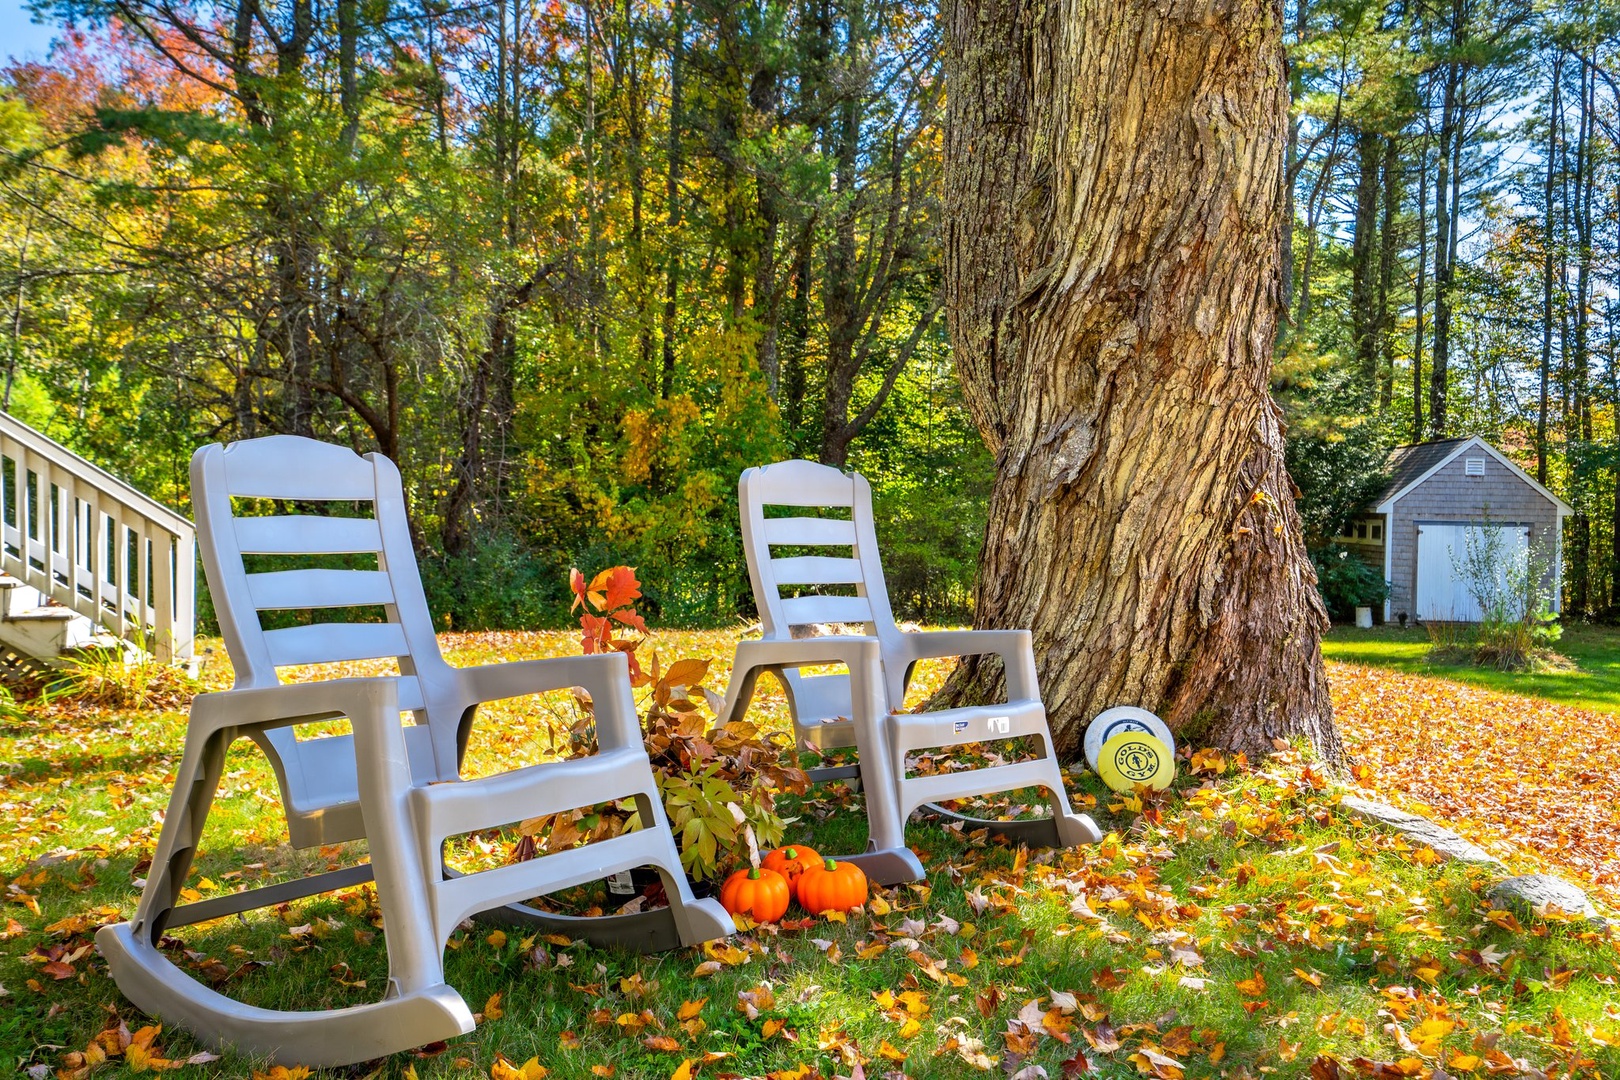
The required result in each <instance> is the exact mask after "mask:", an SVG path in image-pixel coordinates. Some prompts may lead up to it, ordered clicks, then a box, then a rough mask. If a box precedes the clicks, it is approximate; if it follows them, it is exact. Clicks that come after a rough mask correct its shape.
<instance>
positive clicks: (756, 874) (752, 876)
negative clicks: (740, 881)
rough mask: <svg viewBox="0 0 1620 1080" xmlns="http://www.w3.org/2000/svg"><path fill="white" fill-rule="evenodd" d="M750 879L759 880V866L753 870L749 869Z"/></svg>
mask: <svg viewBox="0 0 1620 1080" xmlns="http://www.w3.org/2000/svg"><path fill="white" fill-rule="evenodd" d="M748 880H749V881H758V880H759V867H757V866H756V867H754V868H753V869H752V870H750V871H748Z"/></svg>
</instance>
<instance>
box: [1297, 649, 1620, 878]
mask: <svg viewBox="0 0 1620 1080" xmlns="http://www.w3.org/2000/svg"><path fill="white" fill-rule="evenodd" d="M1328 674H1329V685H1330V687H1331V688H1332V693H1333V713H1334V716H1335V718H1336V719H1337V720H1338V723H1339V730H1340V733H1341V734H1342V735H1343V737H1344V743H1345V747H1346V749H1347V751H1348V754H1349V759H1350V766H1351V773H1352V777H1353V779H1354V780H1355V782H1356V783H1357V784H1359V785H1361V786H1362V787H1364V788H1367V789H1368V790H1370V791H1373V792H1376V793H1378V794H1380V795H1383V796H1386V797H1388V796H1395V797H1401V798H1404V799H1406V800H1409V801H1410V803H1415V804H1418V807H1417V808H1418V809H1420V810H1424V811H1425V812H1426V813H1427V814H1429V815H1430V816H1433V817H1435V818H1438V819H1440V820H1443V821H1444V822H1445V823H1446V824H1448V825H1450V826H1452V827H1454V828H1456V829H1457V830H1458V831H1460V832H1462V833H1463V834H1464V835H1466V836H1467V837H1468V838H1469V839H1471V840H1473V841H1474V842H1475V843H1477V844H1480V845H1481V846H1482V847H1484V848H1486V850H1490V851H1501V852H1507V853H1510V854H1516V855H1518V856H1519V857H1521V858H1522V857H1523V856H1524V855H1526V854H1528V855H1530V856H1532V857H1539V858H1540V859H1542V860H1544V861H1545V862H1546V863H1547V864H1548V866H1549V868H1550V869H1552V870H1554V871H1555V872H1564V873H1566V874H1567V875H1568V876H1571V877H1573V878H1575V879H1577V880H1579V881H1581V882H1583V883H1584V884H1586V885H1588V886H1590V887H1591V888H1592V890H1593V892H1594V893H1596V894H1598V895H1599V896H1600V898H1604V899H1606V900H1607V902H1608V904H1609V905H1610V906H1620V713H1605V712H1594V711H1590V710H1586V709H1578V708H1575V707H1573V706H1569V705H1557V704H1553V703H1552V702H1548V701H1543V700H1540V699H1538V698H1529V697H1519V696H1516V695H1512V694H1502V693H1496V692H1494V691H1490V690H1484V689H1481V688H1479V687H1474V686H1466V685H1463V684H1461V683H1456V682H1451V681H1449V680H1446V679H1436V678H1427V677H1423V676H1417V675H1406V674H1399V673H1394V672H1389V671H1384V670H1381V669H1377V668H1371V667H1362V666H1360V665H1355V664H1337V663H1334V664H1329V665H1328Z"/></svg>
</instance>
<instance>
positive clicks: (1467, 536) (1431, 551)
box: [1335, 435, 1571, 622]
mask: <svg viewBox="0 0 1620 1080" xmlns="http://www.w3.org/2000/svg"><path fill="white" fill-rule="evenodd" d="M1387 468H1388V472H1389V482H1388V483H1387V484H1385V486H1384V488H1383V490H1382V491H1381V492H1380V493H1379V494H1378V495H1377V497H1376V498H1374V499H1373V501H1372V502H1371V503H1370V504H1369V505H1368V506H1367V508H1366V509H1365V510H1363V511H1362V512H1361V513H1360V514H1357V515H1356V516H1355V517H1354V518H1352V519H1351V520H1350V522H1349V524H1348V525H1347V526H1346V527H1345V535H1343V536H1339V537H1336V538H1335V539H1336V540H1337V542H1338V543H1341V544H1343V545H1345V546H1346V547H1348V548H1350V549H1351V550H1352V551H1354V552H1355V553H1356V554H1357V555H1358V556H1360V557H1361V558H1363V559H1366V560H1367V561H1368V562H1370V563H1372V564H1373V565H1374V566H1382V567H1383V568H1384V580H1385V581H1387V582H1389V586H1390V590H1389V595H1388V597H1387V598H1386V599H1385V601H1384V605H1383V615H1384V619H1385V620H1386V621H1387V620H1389V619H1391V618H1395V617H1398V616H1399V615H1400V613H1402V612H1404V613H1406V614H1407V615H1408V616H1410V617H1413V618H1416V619H1417V620H1419V621H1424V620H1430V619H1432V620H1435V621H1447V622H1477V621H1479V618H1480V610H1479V605H1478V604H1477V603H1476V602H1475V601H1474V598H1473V597H1472V595H1470V592H1469V589H1468V587H1467V583H1466V582H1465V581H1463V580H1462V575H1461V574H1459V573H1458V571H1457V567H1456V565H1455V560H1454V559H1453V557H1452V555H1453V553H1454V552H1455V553H1457V555H1458V557H1459V558H1460V557H1461V555H1462V553H1463V552H1465V551H1467V550H1468V546H1469V544H1470V541H1471V538H1472V541H1473V542H1474V543H1478V542H1479V536H1480V535H1481V533H1480V530H1482V529H1483V528H1485V527H1486V526H1487V525H1490V526H1496V527H1501V528H1504V529H1506V530H1507V533H1506V537H1505V539H1506V542H1507V544H1508V545H1509V546H1510V547H1513V548H1517V550H1520V551H1523V550H1526V549H1529V548H1531V547H1535V548H1538V549H1539V548H1541V547H1542V546H1545V549H1546V550H1547V552H1548V553H1549V554H1550V556H1551V565H1552V570H1551V576H1552V578H1553V580H1554V581H1555V582H1556V581H1558V580H1559V579H1560V578H1561V576H1562V559H1563V553H1562V550H1561V546H1560V538H1561V534H1562V531H1563V530H1562V528H1561V526H1562V523H1563V520H1564V517H1565V516H1566V515H1567V514H1569V513H1570V512H1571V511H1570V506H1569V504H1568V503H1566V502H1564V500H1562V499H1560V498H1559V497H1558V496H1556V495H1554V494H1553V493H1552V492H1551V491H1549V490H1547V488H1546V487H1544V486H1543V485H1541V484H1539V483H1537V482H1536V480H1535V478H1534V477H1532V476H1531V475H1530V474H1529V473H1527V472H1525V471H1524V470H1523V469H1521V468H1519V467H1518V466H1517V465H1515V464H1514V463H1513V462H1512V461H1511V460H1509V459H1508V457H1507V456H1506V455H1505V454H1503V453H1502V452H1501V451H1500V450H1498V449H1497V448H1496V447H1494V446H1492V445H1491V444H1490V443H1488V442H1486V441H1485V440H1484V439H1482V438H1480V437H1479V436H1477V435H1473V436H1469V437H1467V438H1460V439H1435V440H1432V441H1430V442H1422V443H1414V444H1412V445H1410V446H1399V447H1396V448H1395V449H1394V450H1393V451H1391V452H1390V457H1389V462H1388V466H1387ZM1552 605H1553V610H1555V611H1556V610H1558V609H1559V597H1558V592H1557V590H1556V589H1554V591H1553V598H1552Z"/></svg>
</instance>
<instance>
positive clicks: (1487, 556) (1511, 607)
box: [1451, 516, 1568, 671]
mask: <svg viewBox="0 0 1620 1080" xmlns="http://www.w3.org/2000/svg"><path fill="white" fill-rule="evenodd" d="M1451 562H1452V568H1453V570H1454V571H1456V573H1457V574H1458V576H1459V577H1461V578H1462V579H1463V581H1464V583H1465V584H1466V586H1467V588H1468V593H1469V596H1470V597H1472V598H1473V600H1474V603H1475V604H1477V605H1478V606H1479V610H1480V622H1479V627H1478V629H1477V630H1476V631H1475V634H1474V639H1473V643H1472V651H1473V660H1474V663H1476V664H1479V665H1481V666H1488V667H1494V668H1497V669H1499V670H1502V671H1528V670H1533V669H1537V668H1556V667H1559V666H1562V665H1566V664H1567V663H1568V662H1567V661H1565V660H1564V659H1563V657H1560V656H1559V655H1558V654H1557V653H1556V652H1554V651H1553V649H1552V646H1553V645H1554V644H1555V643H1557V641H1558V639H1559V638H1560V637H1561V636H1562V635H1563V628H1562V627H1561V626H1560V625H1559V623H1558V616H1557V614H1556V613H1554V612H1553V610H1552V600H1553V589H1554V588H1556V587H1557V586H1556V583H1555V575H1554V574H1553V573H1552V570H1553V565H1554V560H1553V556H1552V552H1551V550H1550V549H1549V547H1548V545H1547V544H1546V542H1545V541H1538V542H1536V543H1534V544H1529V545H1527V546H1526V547H1524V548H1523V549H1520V548H1518V546H1517V545H1510V544H1509V543H1508V530H1507V528H1506V527H1505V526H1502V525H1497V524H1493V523H1492V522H1491V520H1490V518H1489V517H1488V516H1487V517H1486V519H1485V522H1484V524H1483V525H1482V526H1481V527H1480V528H1477V529H1471V530H1469V532H1468V534H1467V540H1466V542H1465V544H1464V549H1463V551H1462V553H1461V554H1458V553H1457V552H1455V551H1454V552H1452V553H1451Z"/></svg>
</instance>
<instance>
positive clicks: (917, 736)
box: [724, 461, 1102, 883]
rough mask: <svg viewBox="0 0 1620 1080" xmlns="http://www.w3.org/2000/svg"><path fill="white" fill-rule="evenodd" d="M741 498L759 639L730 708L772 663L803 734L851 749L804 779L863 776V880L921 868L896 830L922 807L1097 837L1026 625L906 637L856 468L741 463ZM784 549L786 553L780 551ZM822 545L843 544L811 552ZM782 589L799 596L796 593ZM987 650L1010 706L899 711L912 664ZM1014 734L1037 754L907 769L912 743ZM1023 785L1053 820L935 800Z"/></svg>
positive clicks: (1011, 830)
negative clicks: (1042, 794) (832, 626)
mask: <svg viewBox="0 0 1620 1080" xmlns="http://www.w3.org/2000/svg"><path fill="white" fill-rule="evenodd" d="M738 499H739V503H740V508H741V512H742V533H743V550H744V553H745V554H746V556H747V559H748V573H749V577H750V579H751V580H752V583H753V587H754V598H755V602H756V603H757V604H758V606H759V614H760V621H761V624H762V627H763V630H764V634H763V640H758V641H744V642H742V643H740V644H739V645H738V648H737V658H736V663H735V666H734V668H733V673H732V686H731V688H730V690H729V691H728V694H727V703H726V711H725V713H724V715H726V716H731V715H740V713H741V712H742V711H743V710H745V709H746V708H747V705H748V701H749V699H750V698H751V696H752V694H753V689H754V683H755V680H756V679H757V678H758V676H759V674H760V673H761V672H763V671H771V672H773V673H774V674H776V676H777V677H778V679H780V681H781V682H782V685H783V687H784V689H785V690H786V693H787V698H788V706H789V709H790V711H791V712H792V715H793V725H794V729H795V733H796V735H797V736H798V740H799V742H800V743H801V744H809V745H811V746H814V747H817V748H832V747H840V746H854V747H855V748H856V753H857V755H858V760H859V764H858V765H857V766H854V767H848V766H845V767H841V768H833V769H823V770H811V772H810V775H811V778H812V779H814V780H829V779H835V778H844V777H853V776H857V775H858V776H859V778H860V781H861V786H862V788H863V790H864V792H865V796H866V804H867V818H868V822H869V834H868V835H869V841H868V848H869V849H870V850H869V852H868V853H867V854H865V855H863V856H858V857H856V858H858V859H860V860H863V865H865V866H866V867H867V873H868V876H873V877H875V878H876V879H877V880H879V881H883V882H885V883H893V882H894V881H897V880H907V879H910V878H916V877H920V876H922V868H921V866H920V865H919V864H917V860H916V858H915V856H913V855H912V854H911V852H910V851H908V850H906V848H905V836H904V829H905V821H906V819H907V817H909V816H910V815H911V813H912V812H913V811H915V810H917V809H918V808H926V809H927V810H928V811H930V812H932V813H933V814H935V815H938V816H940V817H942V818H945V819H947V820H953V821H957V822H960V823H961V824H962V825H963V827H964V828H967V829H970V830H972V829H981V828H982V829H988V830H990V831H991V832H994V833H999V834H1002V835H1005V836H1007V837H1008V838H1009V839H1012V840H1015V841H1018V842H1022V843H1026V844H1030V845H1032V846H1037V847H1057V846H1063V847H1072V846H1075V845H1078V844H1084V843H1096V842H1097V841H1098V840H1100V839H1102V833H1101V831H1100V830H1099V829H1098V828H1097V826H1096V824H1095V823H1093V822H1092V820H1091V818H1090V817H1088V816H1086V815H1084V814H1076V813H1074V812H1073V811H1072V810H1071V809H1070V807H1069V800H1068V795H1067V793H1066V792H1065V790H1064V787H1063V775H1062V771H1061V770H1060V769H1059V767H1058V762H1057V758H1056V757H1055V756H1054V753H1053V747H1052V733H1051V729H1050V728H1049V727H1048V725H1047V721H1046V709H1045V706H1044V705H1042V703H1041V698H1040V689H1039V687H1038V685H1037V683H1036V676H1035V654H1034V650H1033V648H1032V644H1031V639H1030V635H1029V632H1028V631H1027V630H948V631H932V632H926V633H924V632H910V633H908V632H903V631H901V630H900V628H899V627H898V626H896V625H895V621H894V615H893V613H892V611H891V609H890V607H889V597H888V591H887V588H886V586H885V584H884V581H883V566H882V563H881V561H880V560H879V558H878V547H877V534H876V531H875V529H874V527H873V521H872V489H871V487H870V486H869V485H868V484H867V482H866V479H865V478H864V477H862V476H861V475H860V474H859V473H844V472H840V471H839V470H838V469H834V468H831V467H829V466H826V465H818V464H816V463H814V462H809V461H783V462H779V463H777V464H775V465H766V466H762V467H760V468H754V469H749V470H747V471H746V472H744V473H743V474H742V478H741V480H740V481H739V482H738ZM769 507H788V508H795V507H796V508H806V509H809V508H815V509H818V510H819V509H827V510H830V511H831V514H830V515H826V516H806V515H798V516H774V515H773V516H767V508H769ZM784 548H785V549H789V552H791V553H788V554H778V553H777V552H778V551H780V550H781V549H784ZM829 548H830V549H833V550H835V551H836V550H840V549H842V550H847V551H848V554H847V555H843V554H837V555H833V554H820V553H819V551H823V550H826V549H829ZM773 549H775V550H773ZM803 551H815V552H818V553H815V554H804V553H801V552H803ZM790 590H791V591H794V592H798V593H800V594H799V595H790V594H789V591H790ZM818 623H845V624H848V623H858V624H862V625H863V628H864V631H865V633H864V634H863V635H860V636H854V635H846V636H838V635H829V636H823V637H813V638H805V639H796V638H794V636H793V628H794V627H800V626H808V625H812V624H818ZM984 653H993V654H996V655H998V656H999V657H1000V658H1001V660H1002V664H1003V667H1004V669H1005V672H1006V683H1007V701H1006V702H1004V703H1002V704H997V705H986V706H975V707H969V708H956V709H939V710H935V711H932V712H901V711H899V710H900V709H901V707H902V705H903V703H904V701H905V693H906V686H907V684H908V683H909V682H910V680H911V674H912V670H913V668H914V667H915V665H916V664H917V662H918V661H919V660H923V659H927V658H933V657H954V656H970V655H976V654H984ZM833 663H837V664H841V665H844V666H845V667H847V668H848V673H847V674H815V675H813V674H806V673H805V672H804V671H802V670H801V669H802V668H805V667H812V666H818V665H827V664H833ZM1014 738H1023V739H1027V740H1029V741H1030V742H1032V743H1033V744H1034V745H1035V747H1036V748H1037V749H1038V751H1039V756H1037V757H1034V758H1031V759H1028V760H1024V761H1017V762H1012V763H1009V764H998V765H990V766H986V767H983V768H964V769H960V770H953V771H945V772H939V773H935V774H933V775H919V776H911V775H908V770H909V768H910V766H909V762H908V757H909V755H911V754H914V753H916V752H918V751H930V750H940V749H945V748H949V747H953V746H961V745H963V744H966V743H982V742H988V741H993V740H1001V739H1014ZM1024 787H1040V788H1044V789H1045V790H1046V791H1047V793H1048V795H1049V798H1050V803H1051V809H1052V813H1051V815H1050V816H1049V817H1042V818H1033V819H1023V820H1010V821H996V820H989V819H980V818H972V817H966V816H964V815H961V814H957V813H954V812H952V811H949V810H946V809H944V808H943V807H941V806H939V805H938V804H939V803H941V802H943V801H948V800H954V799H963V798H968V797H971V796H977V795H987V794H993V793H998V792H1003V791H1010V790H1013V789H1017V788H1024ZM908 857H909V863H908V862H907V858H908ZM873 864H875V867H874V865H873ZM874 869H875V873H874ZM908 870H909V872H908Z"/></svg>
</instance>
